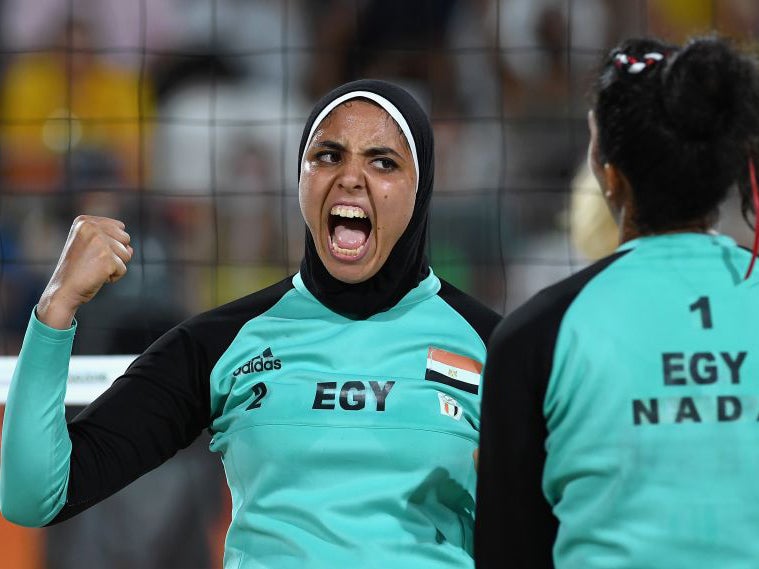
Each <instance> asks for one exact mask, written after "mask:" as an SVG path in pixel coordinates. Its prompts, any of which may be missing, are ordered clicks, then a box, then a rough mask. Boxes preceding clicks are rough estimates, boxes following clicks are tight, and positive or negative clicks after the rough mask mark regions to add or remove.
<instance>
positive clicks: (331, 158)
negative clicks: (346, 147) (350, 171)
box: [314, 150, 340, 164]
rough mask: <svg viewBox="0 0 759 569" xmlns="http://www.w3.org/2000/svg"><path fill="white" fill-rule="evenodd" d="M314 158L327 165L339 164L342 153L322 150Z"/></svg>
mask: <svg viewBox="0 0 759 569" xmlns="http://www.w3.org/2000/svg"><path fill="white" fill-rule="evenodd" d="M314 158H316V160H317V161H319V162H323V163H325V164H337V163H338V162H339V161H340V153H339V152H336V151H335V150H322V151H321V152H317V153H316V156H314Z"/></svg>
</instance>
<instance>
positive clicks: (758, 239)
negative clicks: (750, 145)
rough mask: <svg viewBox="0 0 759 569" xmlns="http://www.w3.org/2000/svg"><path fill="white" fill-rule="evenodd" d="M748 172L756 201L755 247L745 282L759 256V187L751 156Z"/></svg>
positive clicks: (749, 156)
mask: <svg viewBox="0 0 759 569" xmlns="http://www.w3.org/2000/svg"><path fill="white" fill-rule="evenodd" d="M748 171H749V174H750V177H751V197H752V199H753V201H754V246H753V248H752V249H751V263H749V266H748V270H747V271H746V276H745V277H743V280H747V279H748V278H749V277H750V276H751V271H753V270H754V263H755V262H756V257H757V255H759V186H757V184H756V170H755V169H754V160H753V159H752V158H751V154H749V155H748Z"/></svg>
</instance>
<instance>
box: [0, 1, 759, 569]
mask: <svg viewBox="0 0 759 569" xmlns="http://www.w3.org/2000/svg"><path fill="white" fill-rule="evenodd" d="M712 30H718V31H719V33H721V34H723V35H728V36H731V37H734V38H735V39H736V40H737V41H738V42H740V43H742V44H745V45H746V46H747V47H748V48H751V46H752V45H753V42H754V40H755V39H756V37H757V33H758V32H759V3H756V2H754V1H752V0H661V1H658V0H651V1H646V0H634V1H629V0H414V1H409V0H217V1H212V0H181V1H180V0H141V1H139V2H124V1H123V0H33V1H31V2H30V1H28V0H0V48H1V49H0V339H1V341H0V353H4V354H15V353H17V351H18V349H19V346H20V342H21V339H22V335H23V331H24V329H25V327H26V323H27V320H28V318H29V313H30V311H31V309H32V307H33V305H34V303H35V302H36V300H37V298H38V297H39V294H40V292H41V291H42V289H43V288H44V285H45V282H46V279H47V278H48V276H49V274H50V273H51V271H52V268H53V266H54V264H55V262H56V260H57V257H58V254H59V252H60V248H61V246H62V244H63V242H64V240H65V236H66V233H67V231H68V229H69V227H70V225H71V222H72V220H73V218H74V217H75V216H76V215H77V214H79V213H89V214H95V215H105V216H109V217H117V218H120V219H122V220H123V221H125V223H126V224H127V226H128V230H129V232H130V234H131V235H132V238H133V243H134V247H135V252H136V255H135V258H134V260H133V262H132V263H131V265H130V269H129V273H128V275H127V277H126V278H125V279H124V280H123V281H122V282H120V283H119V285H118V286H114V287H106V289H105V290H104V291H103V292H102V293H101V294H100V295H98V297H97V298H96V299H95V300H94V301H93V302H92V303H91V304H90V305H87V306H85V307H84V308H83V309H82V310H81V311H80V314H79V331H78V340H77V344H76V348H75V353H78V354H104V353H125V352H131V353H134V352H135V351H140V350H141V349H143V348H144V347H145V346H146V345H147V343H148V342H149V341H150V340H152V339H153V338H154V337H155V336H156V334H157V333H159V332H160V331H162V330H163V329H165V328H167V327H169V326H171V325H173V324H174V323H175V322H177V321H179V320H181V319H182V318H184V317H185V316H187V315H189V314H193V313H197V312H199V311H201V310H204V309H207V308H210V307H212V306H215V305H218V304H220V303H222V302H225V301H227V300H231V299H233V298H236V297H239V296H242V295H244V294H246V293H248V292H252V291H255V290H258V289H260V288H262V287H264V286H266V285H268V284H271V283H273V282H276V281H277V280H280V279H281V278H283V277H284V276H285V275H287V274H289V273H291V272H293V271H295V270H297V268H298V263H299V260H300V257H301V251H302V244H303V234H304V224H303V222H302V219H301V216H300V213H299V208H298V199H297V164H296V162H297V145H298V142H299V138H300V130H301V128H302V125H303V123H304V122H305V118H306V115H307V113H308V111H309V109H310V107H311V105H312V104H313V102H315V101H316V99H318V98H319V97H320V96H321V95H322V94H323V93H325V92H326V91H328V90H329V89H331V88H332V87H334V86H336V85H337V84H340V83H342V82H345V81H348V80H350V79H354V78H359V77H375V78H383V79H387V80H391V81H394V82H397V83H400V84H401V85H403V86H404V87H406V88H408V89H409V90H410V91H412V92H413V93H414V94H415V95H416V96H417V97H418V98H419V100H420V101H421V102H422V103H423V105H424V107H425V108H426V109H427V111H428V113H429V114H430V116H431V117H432V120H433V125H434V128H435V136H436V164H437V166H436V195H435V198H434V200H433V211H432V226H431V230H430V235H431V245H430V255H431V259H432V265H433V267H434V269H435V270H436V272H437V273H438V274H439V275H440V276H442V277H443V278H446V279H448V280H449V281H451V282H453V283H454V284H455V285H457V286H459V287H460V288H463V289H465V290H467V291H468V292H470V293H472V294H473V295H474V296H476V297H478V298H479V299H480V300H482V301H483V302H485V303H486V304H488V305H490V306H492V307H493V308H494V309H496V310H497V311H499V312H502V313H503V312H507V311H509V310H511V309H513V308H514V307H516V306H518V305H519V304H520V303H521V302H523V301H524V300H526V298H527V297H529V296H530V295H531V294H533V293H534V292H536V291H537V290H538V289H540V288H542V287H543V286H546V285H548V284H550V283H552V282H554V281H556V280H558V279H560V278H563V277H565V276H567V275H568V274H570V273H572V272H574V271H576V270H577V269H578V268H579V267H581V266H583V265H584V264H586V263H587V262H588V261H590V260H592V259H595V258H598V257H600V256H602V255H605V254H607V253H609V252H610V251H611V250H613V249H614V247H615V246H616V242H615V240H616V230H615V228H614V224H613V222H612V221H611V219H610V217H609V215H608V213H607V212H606V209H605V205H604V204H603V200H602V198H601V196H600V193H599V192H598V189H597V187H596V185H595V183H594V182H593V180H592V177H591V176H589V174H588V172H587V171H585V169H584V158H585V149H586V145H587V138H588V137H587V127H586V112H587V108H588V98H587V96H588V92H589V88H590V84H589V78H590V77H592V75H593V72H594V70H595V69H596V66H597V65H598V63H599V60H600V58H601V56H602V55H603V54H604V53H605V52H606V51H607V50H608V48H609V47H611V46H613V45H614V44H616V43H617V42H618V41H619V40H620V39H621V38H624V37H627V36H630V35H643V34H653V35H657V36H659V37H663V38H666V39H669V40H672V41H682V40H684V39H685V38H687V37H688V36H689V35H693V34H703V33H708V32H710V31H712ZM728 209H730V208H728ZM726 219H727V221H726V222H725V224H724V226H723V228H722V229H723V230H724V231H725V232H727V233H732V234H734V235H736V236H737V237H738V238H739V240H741V241H743V242H747V241H748V240H749V235H748V234H749V231H748V230H747V229H746V230H744V229H742V227H743V224H742V221H741V220H740V219H739V215H737V214H735V213H734V212H732V210H731V211H728V212H727V217H726ZM188 455H189V456H188V458H187V459H186V460H187V461H189V462H186V463H184V464H185V465H187V464H195V462H193V461H195V460H197V459H196V457H195V455H193V454H192V452H189V453H188ZM212 460H215V458H213V459H212ZM180 468H184V470H182V471H183V472H184V471H187V469H189V471H191V472H197V473H198V474H197V476H196V477H195V478H193V479H187V492H192V491H196V492H200V494H202V495H203V496H204V498H205V499H199V500H197V502H192V504H195V506H196V507H197V511H196V512H195V513H196V514H197V515H198V519H199V520H200V519H211V518H213V512H214V511H215V510H214V508H213V507H212V505H213V504H214V503H218V501H219V496H218V493H215V492H210V491H209V492H206V493H205V494H204V493H203V492H202V490H201V491H198V490H197V489H198V488H207V487H209V484H210V483H208V482H207V480H208V477H210V478H211V479H213V477H214V476H216V475H218V472H217V471H216V470H214V471H212V472H210V474H209V471H207V470H206V471H204V470H203V468H200V467H199V468H198V469H197V470H192V468H190V467H186V468H185V467H180ZM159 472H160V470H159ZM204 472H205V474H204ZM204 477H205V478H204ZM214 484H215V482H214V483H213V484H210V486H211V487H214V488H215V487H217V486H218V485H216V486H214ZM148 486H150V484H148ZM148 486H146V487H148ZM153 487H154V488H155V487H157V486H153ZM193 488H194V489H195V490H193ZM167 499H168V498H167ZM108 503H109V502H106V503H105V504H106V505H107V504H108ZM178 503H179V502H177V503H176V504H178ZM176 504H175V505H176ZM192 504H191V505H192ZM209 504H210V505H209ZM185 505H186V504H185ZM166 508H167V509H166V511H167V512H174V513H173V514H172V515H174V516H179V515H180V514H178V513H177V512H176V511H174V510H171V508H170V507H169V506H166ZM93 511H95V512H97V509H94V510H93ZM107 511H108V510H106V512H107ZM209 511H210V512H211V514H207V515H206V514H203V515H201V514H199V513H198V512H209ZM96 515H98V514H96ZM99 515H105V516H106V517H107V516H109V515H110V514H108V513H105V514H99ZM209 516H210V518H209ZM94 519H95V520H97V519H98V518H94ZM68 523H69V524H76V523H78V522H76V520H74V521H72V522H68ZM88 523H89V524H90V525H89V526H87V524H88ZM64 526H65V527H64V529H62V530H56V531H57V532H58V534H57V535H59V536H60V537H59V540H58V541H57V542H56V540H55V538H54V537H53V538H51V540H50V544H49V546H48V548H49V552H51V553H50V555H49V562H48V566H49V567H61V568H63V567H78V566H93V567H94V566H98V565H97V562H92V563H95V564H88V563H83V562H82V560H81V558H79V559H69V557H67V554H66V551H67V550H69V549H70V548H69V547H67V546H66V544H67V543H72V542H76V540H77V539H78V538H77V537H76V535H79V536H83V535H91V533H87V532H94V531H95V529H94V528H97V527H98V524H97V522H95V523H94V525H93V522H91V521H90V522H85V523H84V524H83V525H82V526H81V527H80V530H81V531H80V533H78V534H77V533H76V531H74V530H71V529H69V530H67V529H65V528H66V527H70V528H74V527H75V526H74V525H71V526H66V524H64ZM87 527H89V529H86V528H87ZM82 528H85V529H82ZM143 529H144V530H145V533H146V535H155V532H152V533H151V531H152V530H150V529H149V527H148V526H147V525H145V527H143ZM85 530H86V531H85ZM77 531H79V530H77ZM82 531H84V533H81V532H82ZM67 532H68V533H67ZM53 535H55V532H53ZM104 539H105V538H104ZM164 541H165V542H166V543H170V541H171V540H170V538H168V537H167V538H165V539H164ZM85 542H86V540H84V541H83V542H82V545H81V548H80V551H83V550H84V548H85V545H84V543H85ZM113 547H116V546H115V545H114V546H113ZM117 549H118V548H117ZM157 549H160V548H156V547H152V548H151V550H152V551H156V550H157ZM93 555H94V554H93ZM121 555H122V556H123V555H125V554H124V553H123V552H122V554H121ZM193 555H195V558H196V559H198V558H203V555H206V556H208V555H210V553H209V552H208V551H206V552H205V553H203V552H200V553H197V552H196V553H194V554H193ZM124 559H125V563H126V565H124V566H125V567H136V566H139V567H150V566H153V565H150V561H146V560H140V561H139V565H135V564H134V563H137V561H135V560H134V559H133V558H129V557H124ZM160 562H161V563H164V564H161V565H155V566H161V567H169V565H165V560H161V561H160ZM156 563H158V561H156ZM108 566H110V567H116V565H114V564H110V565H108ZM181 566H186V565H181ZM198 566H203V565H202V564H201V565H198Z"/></svg>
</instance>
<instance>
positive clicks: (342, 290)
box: [298, 79, 434, 320]
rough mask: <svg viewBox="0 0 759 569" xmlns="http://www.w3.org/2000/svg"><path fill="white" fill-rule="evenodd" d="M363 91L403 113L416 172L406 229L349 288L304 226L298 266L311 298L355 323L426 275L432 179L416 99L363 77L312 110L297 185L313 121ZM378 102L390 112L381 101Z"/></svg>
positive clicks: (429, 146)
mask: <svg viewBox="0 0 759 569" xmlns="http://www.w3.org/2000/svg"><path fill="white" fill-rule="evenodd" d="M361 92H364V93H373V94H375V95H378V96H379V97H381V98H382V99H384V100H385V101H389V102H390V103H392V105H394V106H395V107H396V109H397V110H398V111H399V112H400V113H401V115H402V116H403V118H404V119H405V120H406V123H407V124H408V127H409V129H410V131H411V136H412V137H413V139H414V140H413V144H414V145H416V154H417V162H418V168H419V171H418V172H417V190H416V201H415V203H414V212H413V214H412V216H411V220H410V221H409V224H408V227H406V230H405V231H404V232H403V234H402V235H401V237H400V239H398V242H397V243H396V244H395V247H393V250H392V251H391V252H390V256H389V257H388V258H387V260H386V261H385V264H384V265H383V266H382V268H381V269H380V270H379V271H378V272H377V274H376V275H374V276H373V277H371V278H370V279H368V280H366V281H364V282H360V283H356V284H349V283H345V282H343V281H340V280H338V279H336V278H335V277H333V276H332V275H330V274H329V272H328V271H327V269H326V268H325V267H324V265H323V264H322V262H321V259H320V258H319V254H318V253H317V251H316V246H315V244H314V240H313V237H312V236H311V232H310V231H309V230H308V228H306V254H305V256H304V258H303V262H302V263H301V267H300V274H301V277H302V279H303V282H304V284H305V285H306V287H307V288H308V290H309V291H311V294H313V295H314V296H315V297H316V298H317V299H318V300H319V301H320V302H321V303H322V304H324V305H325V306H327V307H328V308H329V309H330V310H333V311H334V312H337V313H339V314H341V315H343V316H346V317H348V318H352V319H354V320H362V319H365V318H369V317H370V316H372V315H374V314H377V313H378V312H383V311H385V310H388V309H389V308H391V307H392V306H394V305H395V304H396V303H397V302H398V301H399V300H400V299H401V298H403V297H404V296H405V295H406V294H407V293H408V292H409V291H410V290H411V289H413V288H414V287H416V285H418V284H419V282H421V281H422V280H423V279H424V278H425V277H426V276H427V275H428V274H429V264H428V262H427V257H426V255H425V246H426V240H427V218H428V214H429V208H430V198H431V197H432V184H433V178H434V149H433V139H432V127H431V126H430V121H429V119H428V118H427V115H426V114H425V112H424V111H423V110H422V108H421V107H420V106H419V104H418V103H417V102H416V101H415V100H414V98H413V97H412V96H411V95H409V94H408V93H407V92H406V91H404V90H403V89H401V88H400V87H398V86H396V85H393V84H391V83H386V82H384V81H376V80H371V79H362V80H359V81H352V82H351V83H346V84H345V85H341V86H340V87H337V88H336V89H334V90H333V91H331V92H329V93H327V95H325V96H324V97H322V99H321V100H320V101H319V102H318V103H317V104H316V106H315V107H314V109H313V110H312V111H311V115H310V116H309V117H308V120H307V121H306V126H305V128H304V129H303V135H302V137H301V140H300V150H299V151H298V180H299V181H300V169H301V164H302V162H303V153H304V152H305V150H306V145H307V144H308V143H309V142H310V141H309V138H310V135H311V133H312V131H313V128H312V127H313V126H314V121H316V119H317V118H319V115H320V114H321V113H322V111H323V110H324V109H325V108H326V107H327V106H329V105H330V103H332V102H333V101H335V100H336V99H338V98H341V97H343V96H346V95H349V94H351V95H353V94H354V93H355V96H348V99H347V100H349V99H353V98H360V97H364V96H365V95H362V94H361ZM377 102H378V103H379V104H380V106H382V107H383V108H385V110H386V111H387V110H388V109H387V108H386V106H385V104H383V102H382V100H380V101H377ZM321 120H322V121H323V120H324V119H323V118H322V119H321ZM316 126H318V125H316ZM409 144H411V141H409Z"/></svg>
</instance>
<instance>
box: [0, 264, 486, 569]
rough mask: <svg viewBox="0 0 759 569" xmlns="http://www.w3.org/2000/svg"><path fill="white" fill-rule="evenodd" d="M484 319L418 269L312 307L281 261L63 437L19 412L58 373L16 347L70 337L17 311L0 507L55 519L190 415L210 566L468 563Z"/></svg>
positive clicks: (132, 371) (161, 346)
mask: <svg viewBox="0 0 759 569" xmlns="http://www.w3.org/2000/svg"><path fill="white" fill-rule="evenodd" d="M496 322H497V316H496V315H495V314H494V313H492V312H491V311H489V310H487V309H485V308H484V307H481V306H480V305H478V304H477V303H476V302H474V301H473V300H471V299H470V298H469V297H467V296H465V295H463V294H462V293H460V292H459V291H456V290H455V289H454V288H453V287H450V285H447V284H445V283H443V285H442V288H441V281H439V280H438V279H437V277H435V276H434V275H433V274H430V275H429V276H428V277H427V278H426V279H425V280H423V281H422V282H421V283H420V284H419V285H418V286H417V287H416V288H415V289H413V290H412V291H410V292H409V293H408V294H407V295H406V296H405V297H404V298H403V299H402V300H401V301H400V302H399V303H398V304H397V305H396V306H394V307H393V308H392V309H391V310H388V311H386V312H382V313H378V314H376V315H374V316H372V317H370V318H368V319H366V320H349V319H347V318H344V317H342V316H340V315H338V314H336V313H334V312H332V311H330V310H329V309H327V308H325V307H324V306H323V305H322V304H321V303H319V302H318V301H317V300H316V299H315V298H314V297H313V296H312V295H311V293H310V292H309V291H308V289H307V288H306V287H305V286H304V284H303V282H302V281H301V279H300V276H299V275H296V276H295V277H294V278H292V279H288V280H286V281H283V282H282V283H280V284H278V285H275V286H274V287H271V288H269V289H267V290H265V291H262V292H260V293H256V294H254V295H251V296H250V297H247V298H245V299H241V300H240V301H236V302H235V303H231V304H229V305H226V306H224V307H220V308H218V309H215V310H213V311H211V312H209V313H206V314H203V315H200V316H198V317H196V318H193V319H191V320H189V321H187V322H186V323H183V324H182V325H180V326H178V327H177V328H175V329H174V330H172V331H171V332H169V333H168V334H167V335H166V336H164V337H163V338H161V339H160V340H158V341H157V342H156V343H155V344H154V345H153V346H151V347H150V348H149V349H148V350H147V351H146V352H145V354H143V355H142V356H140V357H139V358H138V359H137V360H136V361H135V362H134V363H133V364H132V365H131V366H130V368H129V370H127V372H126V374H125V375H124V377H123V378H120V379H119V380H117V381H116V383H114V385H113V386H112V387H111V389H110V390H109V391H108V392H106V394H104V395H103V396H102V397H101V398H100V399H98V400H97V401H96V402H94V403H93V404H92V405H91V406H90V407H88V409H87V410H85V411H84V412H83V413H82V415H80V416H79V417H78V418H77V419H76V420H75V421H74V422H72V423H71V424H70V425H69V426H68V435H69V436H68V437H65V435H66V433H67V430H66V428H65V424H64V427H63V428H62V429H61V427H60V421H61V420H62V419H61V418H56V419H55V420H56V421H57V422H56V423H55V424H50V425H46V424H45V423H46V421H48V420H47V419H46V418H45V416H40V417H35V416H34V413H32V414H31V415H32V416H29V415H28V414H27V415H23V414H22V413H21V411H20V410H21V408H22V405H23V404H26V405H27V406H29V405H30V404H29V401H31V400H34V401H35V402H36V404H37V405H38V407H39V405H40V400H41V399H46V398H47V399H49V401H48V402H45V403H44V404H43V405H42V407H43V408H44V407H50V409H52V410H53V412H55V413H58V411H55V409H58V408H60V411H59V413H60V415H61V416H62V413H63V410H62V404H60V399H57V400H56V396H55V395H52V394H40V393H39V391H40V385H41V384H46V385H45V389H47V390H48V391H52V390H56V389H57V390H59V391H60V392H62V391H61V390H62V389H63V384H64V383H65V371H64V373H63V379H61V377H57V378H54V379H51V378H49V377H46V378H42V377H37V376H38V375H39V370H38V369H37V368H34V366H33V363H32V362H31V360H37V359H38V358H39V357H40V356H42V357H45V358H46V359H47V360H48V361H49V360H50V358H51V357H57V358H58V359H59V360H60V361H64V360H65V361H67V358H68V353H66V351H67V350H70V345H69V346H66V345H63V347H60V346H54V347H52V348H51V347H50V345H49V344H47V343H45V342H44V341H41V340H40V338H39V337H38V336H37V331H36V329H38V328H40V327H42V325H41V324H40V323H39V322H33V325H32V326H30V331H29V332H28V334H27V338H26V340H25V345H24V348H23V350H22V354H21V358H20V361H19V364H18V368H17V371H16V376H17V377H15V378H14V384H13V387H12V390H14V391H15V393H12V394H11V397H10V398H9V402H8V414H7V415H6V422H5V424H4V432H3V476H2V479H1V480H0V482H2V486H1V487H0V490H2V493H1V496H0V497H1V498H2V507H3V512H4V513H6V512H14V513H15V512H18V513H19V515H18V516H17V517H18V519H19V520H20V521H21V522H25V523H27V524H28V525H40V524H45V523H49V522H51V521H52V522H57V521H59V520H61V519H66V518H67V517H70V516H71V515H73V514H75V513H77V512H78V511H80V510H82V509H83V508H84V507H86V506H88V505H91V504H92V503H94V502H96V501H98V500H100V499H102V498H103V497H105V496H107V495H109V494H111V493H113V492H114V491H116V490H118V488H120V487H123V486H124V485H125V484H127V483H128V482H129V481H131V480H133V479H134V478H135V477H137V476H139V474H141V473H142V472H144V471H146V470H148V469H150V468H152V467H154V466H156V465H158V464H160V462H162V461H163V460H165V459H166V458H168V457H169V456H171V455H172V454H173V453H174V452H176V450H178V449H179V448H182V447H183V446H186V445H187V444H189V442H191V441H192V440H193V439H194V438H195V436H197V434H198V433H199V432H200V430H202V429H204V428H207V429H209V430H210V432H211V434H212V442H211V450H213V451H216V452H219V453H220V455H221V457H222V460H223V463H224V468H225V471H226V474H227V479H228V482H229V487H230V490H231V493H232V501H233V512H232V521H231V526H230V529H229V532H228V535H227V540H226V548H225V567H230V568H238V567H240V568H242V567H250V568H276V569H288V568H293V569H294V568H309V567H313V568H321V567H324V568H327V567H329V568H334V567H362V568H371V567H378V568H379V567H383V568H384V567H398V568H402V567H409V568H419V569H421V568H448V567H451V568H453V567H456V568H461V567H472V566H473V559H472V555H473V531H474V518H473V516H474V492H475V483H476V474H475V468H474V463H473V460H472V453H473V451H474V449H475V448H476V447H477V444H478V439H479V405H480V395H479V393H480V377H481V371H482V364H483V362H484V360H485V342H486V340H487V337H488V335H489V333H490V330H492V328H493V327H494V325H495V323H496ZM48 332H50V331H49V329H47V330H44V331H43V332H42V335H43V336H44V334H46V333H48ZM55 332H57V331H53V333H55ZM69 334H70V335H73V332H69ZM56 347H58V348H59V349H58V350H57V352H56V350H55V348H56ZM40 350H42V352H44V351H45V350H48V351H50V352H51V353H48V354H44V353H41V352H40ZM52 352H55V356H53V354H52ZM27 363H28V364H29V365H28V366H27ZM27 370H31V371H27ZM27 375H32V376H34V377H31V378H28V377H27ZM58 375H60V374H58ZM27 380H28V381H27ZM53 384H55V385H53ZM35 385H36V387H35ZM27 388H28V389H30V390H32V391H33V392H30V393H27V392H26V389H27ZM58 396H59V395H58ZM38 412H39V413H40V414H41V415H49V413H47V412H46V411H44V409H43V410H41V411H38ZM9 418H10V420H9ZM48 422H49V421H48ZM40 431H44V432H43V433H40ZM51 433H53V434H51ZM55 433H57V438H56V435H55ZM40 437H42V439H43V440H47V441H48V445H49V446H50V447H51V448H54V449H60V457H59V459H58V460H57V462H55V467H54V468H51V467H49V465H48V467H46V469H45V470H46V471H45V472H39V473H37V474H35V475H34V476H31V475H30V473H29V472H26V474H25V476H26V478H25V479H24V478H23V476H24V473H22V472H20V471H19V470H20V469H21V467H20V466H18V464H19V462H20V461H22V460H25V459H26V460H28V457H29V455H35V454H38V453H42V452H49V451H48V450H47V449H45V448H44V447H42V448H40V445H39V444H37V445H32V444H31V441H32V440H35V439H37V440H39V439H40ZM93 438H94V439H96V440H95V441H94V442H93V440H92V439H93ZM124 438H126V439H127V441H128V442H127V443H124V442H122V439H124ZM68 439H70V441H71V443H70V447H71V450H70V451H69V452H68V454H67V453H66V452H65V451H66V449H65V446H66V444H67V440H68ZM35 460H36V461H37V462H38V463H40V464H41V463H45V461H49V458H47V457H35ZM6 461H7V462H8V464H9V465H11V466H10V467H9V468H7V469H6V468H5V463H6ZM53 473H54V474H53ZM64 474H65V476H64ZM30 486H34V487H35V488H36V490H35V489H32V490H29V487H30ZM16 492H20V494H21V495H24V496H26V497H25V498H24V500H23V503H18V502H19V501H20V500H18V499H16V497H15V496H16ZM35 492H37V494H39V495H41V496H42V498H38V499H37V501H36V502H35V500H34V499H32V498H29V497H28V495H29V494H32V495H33V494H34V493H35ZM50 496H54V498H53V499H50ZM40 502H45V503H46V504H47V509H44V508H42V507H41V506H40V505H39V503H40ZM29 511H39V512H40V513H39V514H37V515H36V517H35V516H31V515H29V514H28V513H27V512H29ZM40 514H41V515H40ZM11 519H13V518H11ZM29 522H33V523H32V524H29Z"/></svg>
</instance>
